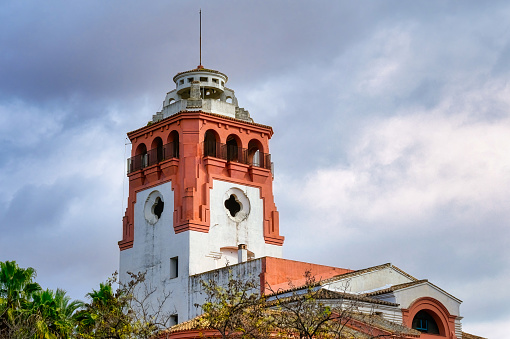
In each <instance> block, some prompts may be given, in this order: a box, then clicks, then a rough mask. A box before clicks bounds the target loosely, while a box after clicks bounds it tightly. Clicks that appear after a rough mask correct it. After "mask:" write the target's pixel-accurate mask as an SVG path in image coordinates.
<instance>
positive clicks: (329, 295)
mask: <svg viewBox="0 0 510 339" xmlns="http://www.w3.org/2000/svg"><path fill="white" fill-rule="evenodd" d="M287 292H288V291H286V292H285V293H287ZM314 293H315V294H314V296H313V298H314V299H321V300H336V299H346V300H354V301H359V302H364V303H371V304H378V305H387V306H399V304H396V303H392V302H389V301H386V300H379V299H375V298H370V297H367V296H364V295H357V294H353V293H345V292H335V291H331V290H327V289H325V288H321V289H319V290H317V291H316V292H314ZM278 294H280V293H276V294H272V295H271V296H277V295H278ZM305 295H306V294H294V295H291V296H288V297H283V298H281V299H275V300H271V301H269V302H268V303H269V305H270V306H271V305H273V304H275V303H277V302H289V301H294V300H299V299H300V298H303V297H304V296H305Z"/></svg>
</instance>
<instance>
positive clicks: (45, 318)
mask: <svg viewBox="0 0 510 339" xmlns="http://www.w3.org/2000/svg"><path fill="white" fill-rule="evenodd" d="M82 304H83V303H82V302H81V301H78V300H75V301H72V302H71V298H70V297H69V296H66V292H65V291H64V290H61V289H57V291H56V292H53V291H52V290H50V289H47V290H44V291H38V292H36V293H34V295H33V301H32V303H31V308H30V310H29V313H30V315H33V316H35V319H36V321H35V328H36V330H37V333H36V338H59V339H60V338H62V339H67V338H69V337H70V336H71V335H72V334H73V330H74V326H75V322H74V318H73V315H74V312H75V311H76V310H77V309H78V308H79V307H81V306H82Z"/></svg>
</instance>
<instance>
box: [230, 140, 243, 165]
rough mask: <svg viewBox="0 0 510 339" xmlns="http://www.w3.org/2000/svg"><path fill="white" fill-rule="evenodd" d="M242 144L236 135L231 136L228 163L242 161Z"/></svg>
mask: <svg viewBox="0 0 510 339" xmlns="http://www.w3.org/2000/svg"><path fill="white" fill-rule="evenodd" d="M240 150H241V147H240V142H238V140H237V137H236V136H235V135H229V136H228V138H227V161H240V160H241V157H240V154H239V153H240V152H239V151H240Z"/></svg>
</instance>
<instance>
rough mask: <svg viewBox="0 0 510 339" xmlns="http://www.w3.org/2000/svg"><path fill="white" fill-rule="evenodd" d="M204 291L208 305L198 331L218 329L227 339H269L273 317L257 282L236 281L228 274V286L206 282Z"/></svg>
mask: <svg viewBox="0 0 510 339" xmlns="http://www.w3.org/2000/svg"><path fill="white" fill-rule="evenodd" d="M202 291H203V293H204V294H205V296H206V301H205V303H203V304H202V305H201V307H202V310H203V311H204V315H203V316H202V317H200V318H199V319H200V321H199V323H198V327H199V328H209V329H215V330H217V331H218V332H219V333H220V334H221V336H222V338H224V339H225V338H243V339H248V338H266V337H269V336H270V333H271V330H270V328H271V321H270V319H271V317H270V316H269V313H268V309H267V308H266V307H265V300H264V298H263V297H260V295H259V293H258V292H259V291H260V287H259V285H258V284H257V282H256V281H255V280H248V281H245V280H240V279H234V278H233V274H232V271H231V270H229V276H228V282H227V284H226V286H222V285H220V284H218V282H217V281H216V280H209V281H203V282H202ZM196 306H198V305H196Z"/></svg>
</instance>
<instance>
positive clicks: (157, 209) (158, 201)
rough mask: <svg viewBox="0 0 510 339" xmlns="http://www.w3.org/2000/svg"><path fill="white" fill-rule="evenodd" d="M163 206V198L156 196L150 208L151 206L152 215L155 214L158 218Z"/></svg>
mask: <svg viewBox="0 0 510 339" xmlns="http://www.w3.org/2000/svg"><path fill="white" fill-rule="evenodd" d="M164 207H165V203H164V202H163V200H161V198H160V197H157V198H156V202H155V203H154V206H153V207H152V208H153V212H154V215H156V216H157V217H158V219H159V218H161V213H163V208H164Z"/></svg>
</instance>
